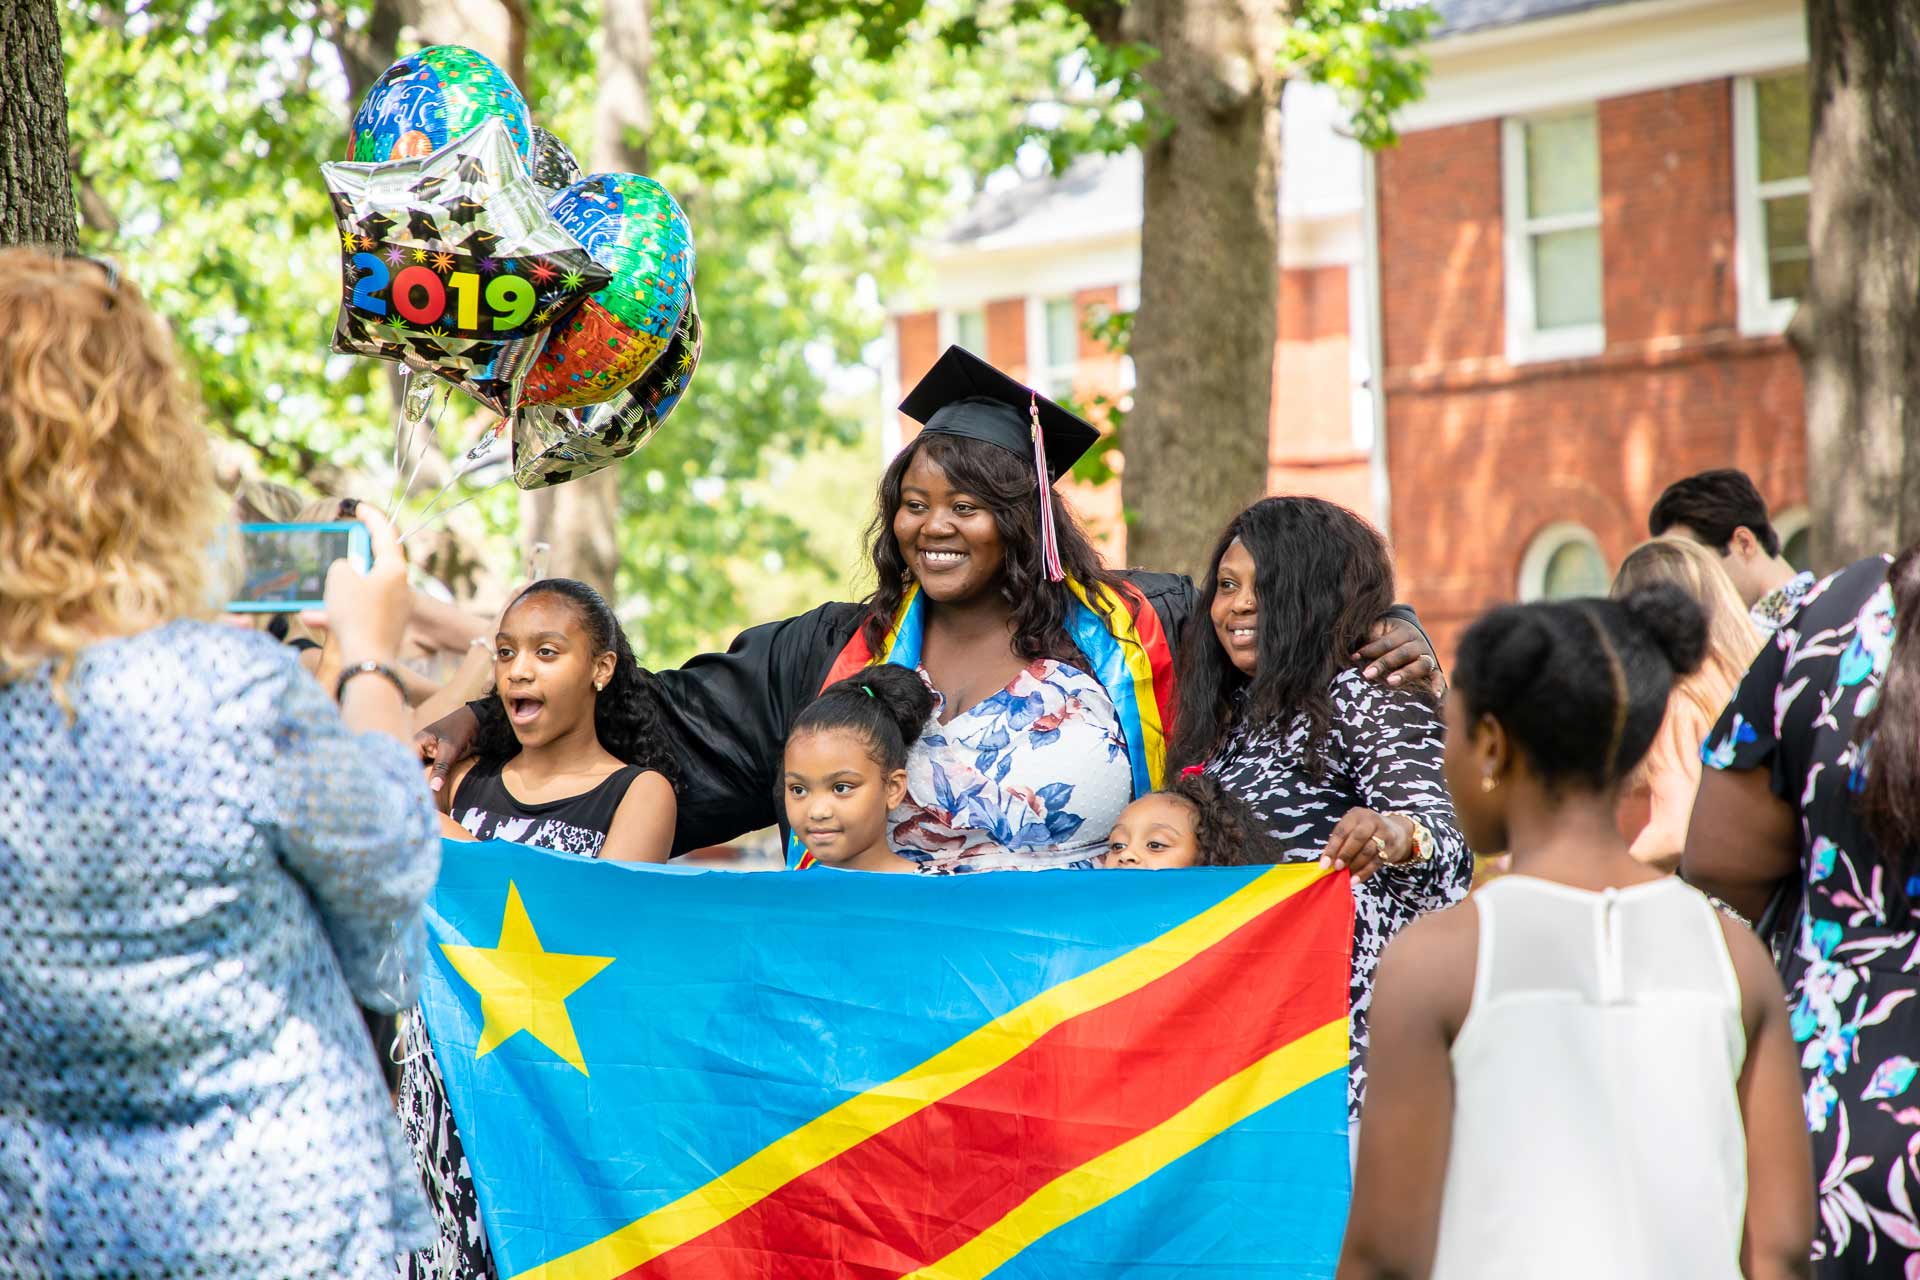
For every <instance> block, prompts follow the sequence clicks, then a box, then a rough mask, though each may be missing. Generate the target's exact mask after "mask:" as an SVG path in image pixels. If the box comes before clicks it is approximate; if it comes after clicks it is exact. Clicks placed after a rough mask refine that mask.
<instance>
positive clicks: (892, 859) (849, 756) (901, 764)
mask: <svg viewBox="0 0 1920 1280" xmlns="http://www.w3.org/2000/svg"><path fill="white" fill-rule="evenodd" d="M932 714H933V691H932V690H931V689H929V688H927V685H926V682H925V681H923V680H922V679H921V678H920V676H919V675H918V674H917V673H916V672H913V671H910V670H908V669H907V668H906V667H898V666H892V665H890V664H882V665H880V666H876V667H869V668H868V669H867V670H865V671H862V672H860V673H859V674H858V675H853V676H849V677H847V678H846V679H845V680H842V681H840V682H839V683H838V684H834V685H829V686H828V687H827V688H826V690H825V691H824V692H822V693H821V695H820V696H819V697H818V698H815V699H814V700H813V701H812V702H810V703H808V704H807V706H806V709H805V710H803V711H801V713H800V714H799V716H798V717H797V718H796V719H795V720H794V722H793V732H792V733H790V734H788V735H787V750H786V758H785V761H784V764H785V775H784V777H783V779H782V783H781V787H782V794H783V795H784V796H785V798H786V809H787V825H788V826H790V827H791V828H792V829H793V833H794V835H795V836H796V837H798V839H799V841H800V843H801V844H802V845H804V846H805V847H806V849H807V852H809V853H811V854H812V855H813V859H814V861H815V862H819V863H821V864H823V865H826V866H829V867H838V868H840V869H842V870H845V871H912V870H914V869H915V868H914V864H913V863H912V862H911V861H909V860H908V859H906V858H903V857H901V856H900V855H899V854H897V853H895V852H894V851H893V849H892V848H891V847H890V846H889V845H888V844H887V815H888V814H889V813H890V812H891V811H893V810H894V809H896V808H898V807H899V806H900V803H901V801H902V800H904V799H905V798H906V794H907V749H908V748H909V747H911V746H912V745H913V744H914V742H916V741H917V740H918V739H919V737H920V731H921V729H922V728H924V727H925V725H926V723H927V718H928V717H929V716H931V715H932Z"/></svg>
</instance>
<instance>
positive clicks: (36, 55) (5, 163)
mask: <svg viewBox="0 0 1920 1280" xmlns="http://www.w3.org/2000/svg"><path fill="white" fill-rule="evenodd" d="M76 234H77V231H76V227H75V224H74V215H73V183H72V182H71V180H70V179H69V178H68V176H67V81H66V70H65V66H64V64H63V63H62V61H61V54H60V20H59V16H58V14H57V12H56V10H55V6H54V0H6V3H0V244H43V245H54V246H57V247H60V248H64V249H71V248H72V247H73V246H74V244H75V243H76V239H75V237H76Z"/></svg>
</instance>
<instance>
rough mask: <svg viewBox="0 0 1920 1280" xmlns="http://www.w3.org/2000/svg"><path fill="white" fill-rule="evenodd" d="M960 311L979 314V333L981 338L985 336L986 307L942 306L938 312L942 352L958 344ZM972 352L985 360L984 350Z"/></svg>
mask: <svg viewBox="0 0 1920 1280" xmlns="http://www.w3.org/2000/svg"><path fill="white" fill-rule="evenodd" d="M962 313H964V314H967V315H977V316H979V317H980V333H981V336H982V338H983V339H984V338H985V336H986V332H987V309H986V307H984V306H979V307H943V308H941V310H940V313H939V316H940V350H941V351H943V352H944V351H945V350H946V349H947V348H948V347H952V346H957V345H959V342H960V316H961V315H962ZM982 345H985V343H984V341H983V343H982ZM973 354H975V355H977V356H979V357H980V358H981V359H982V360H985V359H986V358H987V353H986V352H984V351H975V352H974V353H973Z"/></svg>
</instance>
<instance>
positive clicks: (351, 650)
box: [307, 502, 413, 666]
mask: <svg viewBox="0 0 1920 1280" xmlns="http://www.w3.org/2000/svg"><path fill="white" fill-rule="evenodd" d="M354 519H356V520H357V521H359V524H360V527H361V528H362V529H363V531H364V533H365V535H366V538H367V541H368V544H369V547H370V549H371V552H372V563H371V565H370V566H369V567H367V568H365V569H362V568H360V567H359V566H358V565H355V564H354V563H353V562H352V561H350V560H346V559H341V560H336V561H334V562H333V565H332V566H331V567H330V568H329V569H328V570H327V575H326V591H325V593H324V604H325V614H324V616H323V617H318V618H311V619H307V620H308V621H309V622H310V623H320V624H322V625H325V626H326V627H327V628H328V629H329V630H330V631H332V633H333V643H334V644H335V645H336V646H338V649H339V657H340V665H342V666H352V665H353V664H354V663H357V662H392V661H394V659H395V657H396V656H397V655H398V654H399V652H400V641H401V638H402V637H403V636H404V635H405V634H406V630H407V620H408V618H410V617H411V616H412V614H413V589H412V588H411V587H410V586H408V585H407V558H406V554H405V553H404V552H403V551H401V549H400V539H399V536H398V535H397V534H395V533H394V530H393V526H392V525H391V524H389V523H388V522H387V519H386V517H385V516H383V515H381V514H380V513H379V511H377V510H375V509H374V508H373V507H371V506H369V505H368V504H366V503H364V502H363V503H361V504H360V505H359V507H358V508H357V509H356V511H355V512H354Z"/></svg>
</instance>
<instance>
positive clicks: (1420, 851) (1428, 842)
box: [1387, 813, 1433, 867]
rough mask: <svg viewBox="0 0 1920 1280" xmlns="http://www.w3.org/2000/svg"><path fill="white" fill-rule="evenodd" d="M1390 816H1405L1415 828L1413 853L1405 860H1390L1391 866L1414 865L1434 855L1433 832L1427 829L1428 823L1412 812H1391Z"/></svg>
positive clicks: (1408, 823)
mask: <svg viewBox="0 0 1920 1280" xmlns="http://www.w3.org/2000/svg"><path fill="white" fill-rule="evenodd" d="M1387 816H1388V817H1389V818H1405V819H1406V820H1407V825H1408V826H1410V827H1412V828H1413V853H1412V855H1411V856H1409V857H1408V858H1407V860H1406V861H1405V862H1390V863H1388V864H1387V865H1388V866H1391V867H1414V866H1418V865H1420V864H1421V863H1423V862H1425V861H1426V860H1427V859H1428V858H1431V857H1432V856H1433V832H1431V831H1429V830H1427V824H1426V823H1424V822H1422V821H1420V819H1418V818H1416V817H1414V816H1413V815H1412V814H1410V813H1390V814H1388V815H1387Z"/></svg>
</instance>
